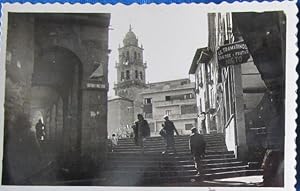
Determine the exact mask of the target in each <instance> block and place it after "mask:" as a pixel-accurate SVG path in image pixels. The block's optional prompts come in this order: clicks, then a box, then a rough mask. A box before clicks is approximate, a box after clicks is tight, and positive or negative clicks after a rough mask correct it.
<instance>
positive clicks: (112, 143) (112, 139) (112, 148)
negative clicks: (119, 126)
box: [111, 133, 118, 152]
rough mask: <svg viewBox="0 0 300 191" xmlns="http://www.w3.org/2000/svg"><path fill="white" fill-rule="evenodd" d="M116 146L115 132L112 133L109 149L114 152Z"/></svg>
mask: <svg viewBox="0 0 300 191" xmlns="http://www.w3.org/2000/svg"><path fill="white" fill-rule="evenodd" d="M117 146H118V137H117V136H116V134H114V133H113V134H112V136H111V151H112V152H114V149H115V148H116V147H117Z"/></svg>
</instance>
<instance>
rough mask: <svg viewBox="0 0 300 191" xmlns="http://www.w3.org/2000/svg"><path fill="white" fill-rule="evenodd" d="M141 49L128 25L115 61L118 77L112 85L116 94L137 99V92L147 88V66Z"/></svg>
mask: <svg viewBox="0 0 300 191" xmlns="http://www.w3.org/2000/svg"><path fill="white" fill-rule="evenodd" d="M143 51H144V49H143V46H142V45H141V46H139V44H138V39H137V37H136V35H135V34H134V32H133V31H132V28H131V26H130V27H129V31H128V32H127V34H126V35H125V38H124V39H123V46H122V47H120V48H119V61H118V62H117V63H116V68H117V78H118V79H117V84H115V87H114V90H115V94H116V95H118V96H120V97H125V98H128V99H131V100H133V101H138V99H139V95H138V94H139V92H140V91H141V90H143V89H145V88H147V86H146V68H147V66H146V63H144V61H143Z"/></svg>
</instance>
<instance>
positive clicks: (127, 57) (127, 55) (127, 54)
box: [126, 51, 129, 61]
mask: <svg viewBox="0 0 300 191" xmlns="http://www.w3.org/2000/svg"><path fill="white" fill-rule="evenodd" d="M128 60H129V51H127V52H126V61H128Z"/></svg>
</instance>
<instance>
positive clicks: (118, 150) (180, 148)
mask: <svg viewBox="0 0 300 191" xmlns="http://www.w3.org/2000/svg"><path fill="white" fill-rule="evenodd" d="M175 149H176V151H177V153H190V151H189V148H184V147H183V148H182V147H175ZM164 150H165V148H164V147H163V148H153V149H149V148H146V149H145V150H144V152H145V153H161V152H163V151H164ZM206 151H215V152H217V151H227V148H226V147H225V146H219V147H206ZM141 152H142V149H141V148H137V149H130V148H128V149H118V148H115V149H114V153H133V154H134V153H136V154H140V153H141Z"/></svg>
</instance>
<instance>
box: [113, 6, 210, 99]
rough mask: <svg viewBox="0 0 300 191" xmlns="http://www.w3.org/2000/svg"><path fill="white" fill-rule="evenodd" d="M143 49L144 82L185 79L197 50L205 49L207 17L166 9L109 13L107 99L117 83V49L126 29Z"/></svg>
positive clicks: (194, 11) (125, 9)
mask: <svg viewBox="0 0 300 191" xmlns="http://www.w3.org/2000/svg"><path fill="white" fill-rule="evenodd" d="M130 24H131V25H132V31H133V32H134V33H135V34H136V35H137V37H138V39H139V45H140V44H143V47H144V62H147V65H148V68H147V69H146V78H147V79H146V81H147V82H158V81H165V80H173V79H179V78H187V77H189V76H188V70H189V67H190V65H191V62H192V59H193V56H194V54H195V51H196V49H197V48H200V47H204V46H207V40H208V37H207V33H208V31H207V30H208V29H207V14H206V13H203V12H202V11H201V9H199V8H198V9H191V7H189V8H185V7H180V8H178V7H177V8H176V7H174V8H170V7H168V8H166V7H158V6H156V7H152V8H150V7H149V6H148V7H146V6H141V7H135V8H133V7H121V8H116V9H112V11H111V26H110V28H111V30H110V32H109V35H110V37H109V48H110V49H111V50H112V52H111V54H110V57H109V83H110V91H109V96H112V95H114V91H113V90H112V88H113V86H114V83H115V82H116V81H117V76H116V74H117V71H116V68H115V63H116V62H117V61H118V47H119V44H120V45H121V46H122V45H123V38H124V36H125V34H126V33H127V32H128V31H129V25H130Z"/></svg>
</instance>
